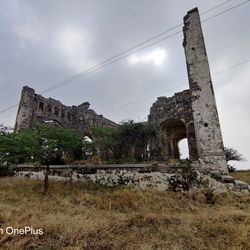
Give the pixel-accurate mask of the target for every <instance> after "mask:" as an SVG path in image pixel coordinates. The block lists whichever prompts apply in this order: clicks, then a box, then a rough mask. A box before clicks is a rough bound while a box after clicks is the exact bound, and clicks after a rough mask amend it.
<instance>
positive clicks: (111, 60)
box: [0, 0, 250, 114]
mask: <svg viewBox="0 0 250 250" xmlns="http://www.w3.org/2000/svg"><path fill="white" fill-rule="evenodd" d="M231 1H232V0H227V1H225V2H223V3H221V4H218V5H216V6H214V7H213V8H211V9H209V10H207V11H205V12H203V13H202V14H201V15H204V14H207V13H209V12H211V11H212V10H214V9H217V8H219V7H221V6H222V5H225V4H227V3H228V2H231ZM249 1H250V0H247V1H244V2H242V3H240V4H237V5H234V6H233V7H231V8H229V9H226V10H224V11H222V12H219V13H218V14H216V15H214V16H211V17H209V18H207V19H204V20H202V21H201V22H205V21H208V20H211V19H213V18H215V17H217V16H219V15H222V14H224V13H226V12H228V11H231V10H233V9H235V8H237V7H239V6H241V5H243V4H246V3H247V2H249ZM180 26H182V23H181V24H178V25H176V26H174V27H172V28H170V29H168V30H166V31H164V32H162V33H159V34H157V35H155V36H153V37H151V38H149V39H147V40H145V41H143V42H141V43H139V44H137V45H135V46H134V47H131V48H130V49H127V50H125V51H123V52H120V53H118V54H116V55H114V56H112V57H110V58H108V59H106V60H104V61H102V62H100V63H98V64H96V65H94V66H92V67H90V68H88V69H87V70H84V71H82V72H80V73H78V74H76V75H73V76H72V77H70V78H68V79H66V80H64V81H61V82H59V83H57V84H55V85H54V86H51V87H49V88H47V89H45V90H44V91H42V92H40V94H43V93H46V92H49V91H51V90H54V89H57V88H59V87H61V86H63V85H66V84H69V83H70V82H72V81H74V80H77V79H79V78H82V77H84V76H86V75H88V74H90V73H92V72H94V71H96V70H98V69H101V68H103V67H106V66H108V65H110V64H113V63H115V62H117V61H120V60H122V59H124V58H126V57H128V56H130V55H133V54H135V53H137V52H138V51H141V50H143V49H145V48H148V47H150V46H152V45H154V44H156V43H159V42H162V41H164V40H167V39H169V38H170V37H173V36H176V35H178V34H180V33H182V31H178V32H175V33H173V34H171V35H169V36H167V37H164V38H161V39H159V40H156V41H154V42H152V43H150V44H148V45H147V46H144V47H142V48H139V47H140V46H142V45H143V44H146V43H148V42H150V41H153V40H154V39H156V38H157V37H160V36H162V35H164V34H166V33H168V32H170V31H172V30H174V29H176V28H178V27H180ZM136 48H139V49H137V50H135V49H136ZM134 50H135V51H134ZM130 51H133V52H132V53H129V54H127V53H128V52H130ZM16 106H18V104H15V105H13V106H11V107H8V108H6V109H4V110H1V111H0V114H1V113H3V112H6V111H8V110H10V109H13V108H14V107H16Z"/></svg>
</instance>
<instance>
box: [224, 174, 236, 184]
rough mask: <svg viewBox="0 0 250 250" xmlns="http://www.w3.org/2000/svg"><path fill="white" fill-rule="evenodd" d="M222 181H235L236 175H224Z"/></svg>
mask: <svg viewBox="0 0 250 250" xmlns="http://www.w3.org/2000/svg"><path fill="white" fill-rule="evenodd" d="M222 182H224V183H234V177H232V176H230V175H222Z"/></svg>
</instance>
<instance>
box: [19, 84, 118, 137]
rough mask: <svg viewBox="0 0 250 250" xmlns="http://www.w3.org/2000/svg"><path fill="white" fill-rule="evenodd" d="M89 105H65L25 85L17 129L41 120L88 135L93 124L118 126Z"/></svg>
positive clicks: (30, 126)
mask: <svg viewBox="0 0 250 250" xmlns="http://www.w3.org/2000/svg"><path fill="white" fill-rule="evenodd" d="M89 106H90V104H89V103H88V102H84V103H82V104H81V105H79V106H71V107H70V106H65V105H63V104H62V103H61V102H60V101H57V100H54V99H52V98H44V97H43V96H41V95H38V94H36V93H35V90H34V89H32V88H29V87H27V86H25V87H23V90H22V94H21V100H20V103H19V108H18V113H17V118H16V125H15V130H16V131H17V130H20V129H24V128H32V127H34V126H35V125H36V124H37V123H39V122H40V123H45V124H49V125H50V126H53V127H60V128H71V129H76V130H78V131H79V132H81V133H82V134H84V135H88V134H89V133H90V128H91V127H92V126H98V127H109V128H113V127H116V126H117V124H116V123H115V122H112V121H110V120H108V119H106V118H104V117H103V116H102V115H97V114H96V112H95V111H94V110H92V109H89Z"/></svg>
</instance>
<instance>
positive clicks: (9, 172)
mask: <svg viewBox="0 0 250 250" xmlns="http://www.w3.org/2000/svg"><path fill="white" fill-rule="evenodd" d="M14 173H15V166H11V165H5V164H2V165H0V176H13V175H14Z"/></svg>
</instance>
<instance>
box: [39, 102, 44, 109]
mask: <svg viewBox="0 0 250 250" xmlns="http://www.w3.org/2000/svg"><path fill="white" fill-rule="evenodd" d="M43 109H44V103H43V102H39V110H41V111H43Z"/></svg>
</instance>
